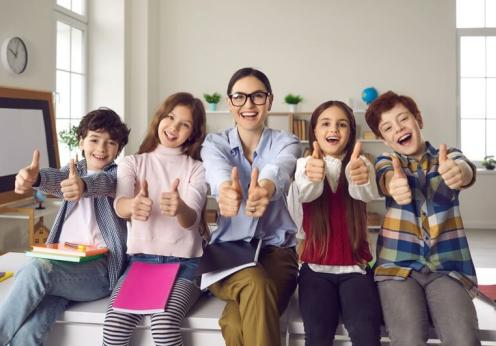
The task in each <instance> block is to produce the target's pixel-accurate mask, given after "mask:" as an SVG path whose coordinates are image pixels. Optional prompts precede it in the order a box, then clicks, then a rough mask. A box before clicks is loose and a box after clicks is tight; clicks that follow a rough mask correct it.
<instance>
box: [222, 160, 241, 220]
mask: <svg viewBox="0 0 496 346" xmlns="http://www.w3.org/2000/svg"><path fill="white" fill-rule="evenodd" d="M242 199H243V190H242V188H241V183H240V181H239V174H238V168H237V167H233V169H232V171H231V180H230V181H226V182H224V183H222V184H221V186H220V189H219V212H220V214H221V215H222V216H225V217H234V216H236V215H238V211H239V206H240V205H241V200H242Z"/></svg>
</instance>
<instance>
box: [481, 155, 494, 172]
mask: <svg viewBox="0 0 496 346" xmlns="http://www.w3.org/2000/svg"><path fill="white" fill-rule="evenodd" d="M481 164H482V165H483V166H484V168H485V169H487V170H490V171H492V170H493V169H494V168H496V160H495V159H494V155H489V156H486V157H485V158H484V160H482V162H481Z"/></svg>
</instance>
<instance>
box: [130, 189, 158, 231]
mask: <svg viewBox="0 0 496 346" xmlns="http://www.w3.org/2000/svg"><path fill="white" fill-rule="evenodd" d="M152 204H153V201H152V200H151V199H150V198H148V182H147V181H146V180H143V183H142V184H141V190H140V191H139V192H138V194H137V195H136V196H134V198H133V201H132V203H131V208H132V211H131V217H132V218H133V219H135V220H139V221H146V220H148V218H149V217H150V214H151V212H152Z"/></svg>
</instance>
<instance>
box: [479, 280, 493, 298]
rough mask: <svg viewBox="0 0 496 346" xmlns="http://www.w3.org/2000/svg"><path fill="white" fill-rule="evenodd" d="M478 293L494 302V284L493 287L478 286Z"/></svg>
mask: <svg viewBox="0 0 496 346" xmlns="http://www.w3.org/2000/svg"><path fill="white" fill-rule="evenodd" d="M479 291H481V293H483V294H485V295H486V296H487V297H489V298H490V299H492V300H493V301H496V284H494V285H479Z"/></svg>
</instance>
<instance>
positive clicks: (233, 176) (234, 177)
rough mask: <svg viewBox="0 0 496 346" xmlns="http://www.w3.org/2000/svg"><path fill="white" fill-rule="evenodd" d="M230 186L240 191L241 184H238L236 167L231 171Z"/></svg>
mask: <svg viewBox="0 0 496 346" xmlns="http://www.w3.org/2000/svg"><path fill="white" fill-rule="evenodd" d="M231 186H232V188H233V189H235V190H238V191H241V184H240V183H239V173H238V167H233V169H232V171H231Z"/></svg>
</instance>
